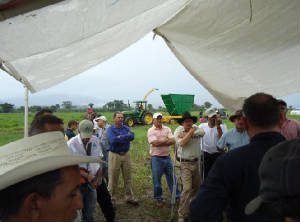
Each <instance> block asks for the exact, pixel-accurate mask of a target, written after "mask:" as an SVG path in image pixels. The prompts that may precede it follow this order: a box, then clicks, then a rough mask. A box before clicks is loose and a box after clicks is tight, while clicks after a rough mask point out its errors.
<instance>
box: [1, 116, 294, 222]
mask: <svg viewBox="0 0 300 222" xmlns="http://www.w3.org/2000/svg"><path fill="white" fill-rule="evenodd" d="M193 114H194V115H197V116H198V112H193ZM55 115H57V116H59V117H61V118H63V119H64V122H65V127H66V126H67V123H68V121H69V120H71V119H76V120H77V121H80V120H82V119H83V118H84V116H85V113H75V112H74V113H55ZM102 115H105V116H106V117H107V118H108V121H109V122H110V123H111V122H112V117H113V113H102ZM33 116H34V114H32V113H31V114H30V115H29V123H30V122H31V121H32V119H33ZM292 118H295V116H293V117H292ZM296 119H297V120H300V117H299V116H297V117H296ZM223 122H224V123H225V124H226V125H227V127H228V128H232V127H233V123H231V122H230V121H229V120H223ZM23 125H24V114H20V113H9V114H4V113H0V146H1V145H4V144H7V143H9V142H11V141H15V140H17V139H20V138H22V137H23ZM167 126H169V127H170V128H171V129H172V132H174V130H175V128H176V127H177V126H178V124H173V125H169V124H168V125H167ZM149 128H150V126H135V127H133V128H132V130H133V131H134V133H135V139H134V141H133V142H132V143H131V157H132V188H133V192H134V194H135V196H136V198H137V199H139V200H140V203H141V205H140V206H139V207H137V208H136V207H131V206H128V205H126V204H125V203H124V201H118V202H117V221H149V222H150V221H168V220H169V217H170V212H171V205H170V194H169V191H168V189H167V185H166V181H165V179H164V178H163V186H164V188H163V189H164V197H165V198H166V205H165V206H164V207H162V208H157V207H156V205H155V204H154V202H153V191H152V177H151V170H150V155H149V144H148V142H147V136H146V135H147V130H148V129H149ZM119 186H120V187H122V186H123V181H122V179H120V182H119ZM119 190H120V192H119V197H120V199H121V197H122V196H123V193H122V189H119ZM175 215H177V213H176V212H175ZM95 216H96V218H97V221H105V220H104V218H103V216H102V212H101V210H100V209H99V207H98V206H97V209H96V214H95ZM175 219H176V218H175Z"/></svg>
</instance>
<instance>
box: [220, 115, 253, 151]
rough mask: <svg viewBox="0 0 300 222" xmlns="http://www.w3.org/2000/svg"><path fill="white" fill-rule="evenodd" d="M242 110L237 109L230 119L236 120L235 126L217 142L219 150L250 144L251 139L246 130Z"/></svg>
mask: <svg viewBox="0 0 300 222" xmlns="http://www.w3.org/2000/svg"><path fill="white" fill-rule="evenodd" d="M242 115H243V112H242V110H237V111H236V112H235V114H234V115H232V116H231V117H230V118H229V120H230V121H231V122H234V125H235V127H234V128H232V129H230V130H228V131H227V132H225V133H224V134H223V135H222V137H221V138H220V139H219V141H218V143H217V147H218V150H228V151H230V150H233V149H235V148H237V147H240V146H244V145H247V144H249V142H250V139H249V136H248V134H247V131H246V130H245V123H244V121H243V117H242Z"/></svg>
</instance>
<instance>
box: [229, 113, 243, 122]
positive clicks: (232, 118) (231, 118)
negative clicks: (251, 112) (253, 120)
mask: <svg viewBox="0 0 300 222" xmlns="http://www.w3.org/2000/svg"><path fill="white" fill-rule="evenodd" d="M241 116H242V115H233V116H231V117H229V120H230V121H231V122H234V120H235V118H237V117H241Z"/></svg>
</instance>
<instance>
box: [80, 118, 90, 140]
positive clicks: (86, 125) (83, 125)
mask: <svg viewBox="0 0 300 222" xmlns="http://www.w3.org/2000/svg"><path fill="white" fill-rule="evenodd" d="M78 129H79V133H80V137H81V138H82V139H86V138H91V137H92V135H93V129H94V125H93V123H92V121H90V120H86V119H85V120H82V121H81V122H80V123H79V127H78Z"/></svg>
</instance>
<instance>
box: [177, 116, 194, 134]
mask: <svg viewBox="0 0 300 222" xmlns="http://www.w3.org/2000/svg"><path fill="white" fill-rule="evenodd" d="M196 122H197V117H196V116H192V115H191V114H190V112H188V111H185V112H184V113H183V115H182V118H181V119H178V123H179V124H180V125H182V126H183V128H184V130H185V131H188V130H190V129H191V128H192V127H193V124H194V123H196Z"/></svg>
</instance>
